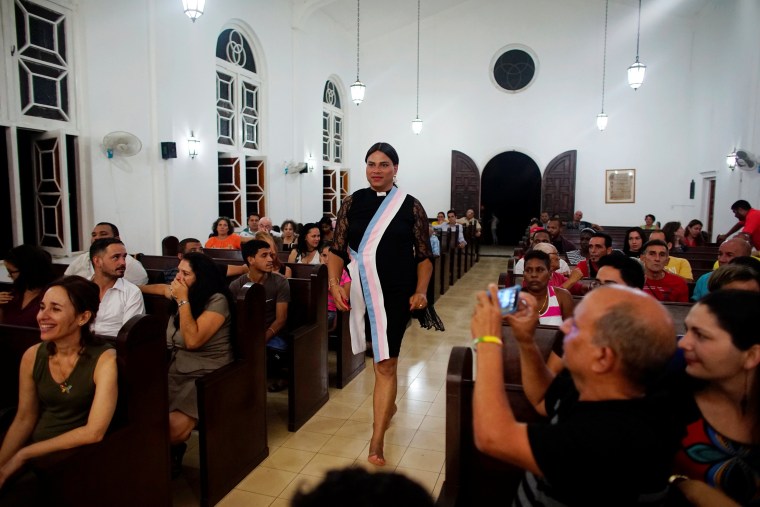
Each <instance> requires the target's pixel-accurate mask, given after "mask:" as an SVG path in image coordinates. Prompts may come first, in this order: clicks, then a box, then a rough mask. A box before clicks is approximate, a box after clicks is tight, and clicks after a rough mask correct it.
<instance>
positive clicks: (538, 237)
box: [513, 229, 570, 275]
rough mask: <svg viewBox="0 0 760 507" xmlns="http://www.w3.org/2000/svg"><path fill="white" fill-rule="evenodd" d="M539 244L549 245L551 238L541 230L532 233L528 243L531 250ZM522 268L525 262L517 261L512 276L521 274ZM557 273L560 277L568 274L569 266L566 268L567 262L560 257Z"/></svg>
mask: <svg viewBox="0 0 760 507" xmlns="http://www.w3.org/2000/svg"><path fill="white" fill-rule="evenodd" d="M540 243H548V244H551V237H550V236H549V233H548V232H546V231H545V230H543V229H538V230H537V231H536V232H534V233H533V236H532V237H531V241H530V246H531V248H533V247H535V246H536V245H538V244H540ZM524 266H525V261H523V259H520V260H518V261H517V262H516V263H515V267H514V269H513V272H514V274H516V275H521V274H523V269H524ZM557 271H559V273H560V274H562V275H564V274H569V273H570V266H568V265H567V262H565V259H563V258H561V257H560V259H559V269H558V270H557Z"/></svg>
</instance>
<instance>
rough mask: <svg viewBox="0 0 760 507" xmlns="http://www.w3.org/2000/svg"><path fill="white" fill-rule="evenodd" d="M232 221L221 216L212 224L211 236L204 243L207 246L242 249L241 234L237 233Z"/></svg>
mask: <svg viewBox="0 0 760 507" xmlns="http://www.w3.org/2000/svg"><path fill="white" fill-rule="evenodd" d="M234 230H235V229H234V227H232V221H231V220H230V219H229V218H227V217H219V218H217V219H216V220H214V223H213V224H212V225H211V231H212V233H211V236H210V237H209V238H208V240H207V241H206V244H205V245H204V246H205V247H206V248H225V249H228V250H240V236H238V235H237V234H235V232H234Z"/></svg>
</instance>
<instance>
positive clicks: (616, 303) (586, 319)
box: [471, 284, 681, 505]
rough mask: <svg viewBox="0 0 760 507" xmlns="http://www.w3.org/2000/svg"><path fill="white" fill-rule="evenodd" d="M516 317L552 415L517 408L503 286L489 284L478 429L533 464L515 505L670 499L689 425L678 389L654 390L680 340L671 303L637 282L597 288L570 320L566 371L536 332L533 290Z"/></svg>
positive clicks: (531, 379)
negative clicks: (520, 412) (505, 337)
mask: <svg viewBox="0 0 760 507" xmlns="http://www.w3.org/2000/svg"><path fill="white" fill-rule="evenodd" d="M642 316H646V318H642ZM505 319H506V320H507V321H508V322H509V324H510V326H511V327H512V329H513V332H514V336H515V339H516V340H517V341H518V350H519V351H520V361H521V366H522V382H523V388H524V391H525V395H526V396H527V397H528V399H529V400H530V402H531V403H532V404H533V405H534V407H535V408H536V410H537V411H538V412H539V413H540V414H543V415H546V416H547V417H548V418H549V420H550V421H551V422H547V423H532V424H524V423H520V422H519V421H517V420H515V418H514V415H513V413H512V409H511V407H510V405H509V401H508V399H507V394H506V392H505V390H504V386H503V379H504V372H503V360H504V359H503V353H502V343H501V336H502V334H501V326H502V315H501V308H500V306H499V303H498V298H497V295H496V285H494V284H491V285H490V286H489V290H488V293H486V292H481V293H479V294H478V296H477V304H476V307H475V312H474V315H473V318H472V321H471V330H472V336H473V346H474V347H476V349H477V354H478V360H477V381H476V382H475V389H474V394H473V429H474V435H475V444H476V446H477V447H478V449H479V450H480V451H481V452H484V453H486V454H488V455H490V456H493V457H495V458H497V459H500V460H502V461H505V462H507V463H510V464H513V465H515V466H517V467H519V468H522V469H524V470H525V476H524V478H523V481H522V483H521V484H520V488H519V490H518V493H517V495H518V496H517V498H516V499H515V504H517V505H548V504H551V505H660V504H661V503H662V501H663V500H664V498H665V496H666V494H667V488H668V477H669V475H670V464H671V462H672V458H673V456H674V455H675V452H676V450H677V449H678V443H679V438H680V435H681V428H680V427H679V424H678V423H677V421H676V418H675V416H674V414H673V413H672V406H673V404H672V400H671V399H670V397H669V396H667V395H665V394H664V393H659V392H652V391H650V388H651V387H652V386H653V385H654V383H655V382H656V380H657V378H658V377H659V376H660V374H661V372H662V371H663V370H664V368H665V365H666V364H667V362H668V360H669V359H670V358H671V356H672V355H673V353H674V352H675V348H676V343H675V340H673V336H674V334H675V331H674V328H673V322H672V319H671V318H670V315H669V314H668V312H667V310H665V309H664V308H663V307H662V305H660V304H659V303H658V302H657V301H656V300H654V299H653V298H651V297H649V296H648V295H646V294H644V293H643V292H641V291H638V290H635V289H631V288H628V287H622V286H620V285H609V286H603V287H600V288H597V289H595V290H593V291H592V292H590V293H589V294H587V295H586V296H585V297H584V299H583V300H582V301H581V302H580V303H579V304H578V306H577V307H576V309H575V312H574V316H573V318H570V319H567V320H566V321H565V322H564V323H563V324H562V326H561V327H560V329H561V330H562V331H563V332H564V333H565V338H564V356H563V358H562V360H563V364H564V367H565V368H564V370H563V371H562V372H560V373H559V374H555V373H554V372H552V371H551V370H550V369H548V368H547V366H546V364H545V363H544V361H543V358H542V356H541V354H540V352H539V350H538V348H537V347H536V345H535V342H534V341H533V334H534V330H535V328H536V325H537V323H538V310H537V303H536V299H535V298H534V297H532V296H531V295H530V294H525V293H521V294H520V304H519V306H518V310H517V311H516V312H515V313H514V314H511V315H507V316H506V317H505Z"/></svg>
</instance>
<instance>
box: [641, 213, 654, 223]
mask: <svg viewBox="0 0 760 507" xmlns="http://www.w3.org/2000/svg"><path fill="white" fill-rule="evenodd" d="M649 217H651V218H652V222H655V221H656V220H657V219H656V218H655V217H654V215H652V214H651V213H650V214H648V215H644V218H649Z"/></svg>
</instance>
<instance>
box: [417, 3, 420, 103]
mask: <svg viewBox="0 0 760 507" xmlns="http://www.w3.org/2000/svg"><path fill="white" fill-rule="evenodd" d="M419 117H420V0H417V118H419Z"/></svg>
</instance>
